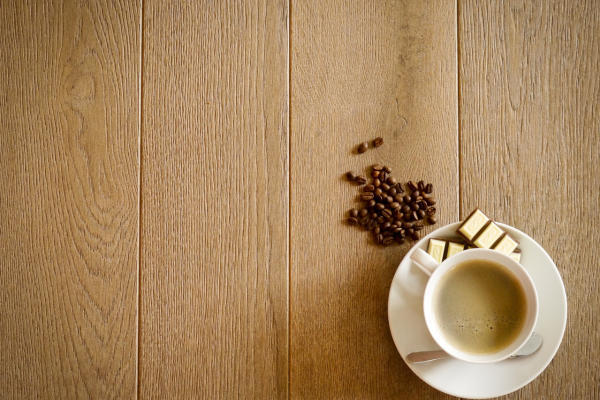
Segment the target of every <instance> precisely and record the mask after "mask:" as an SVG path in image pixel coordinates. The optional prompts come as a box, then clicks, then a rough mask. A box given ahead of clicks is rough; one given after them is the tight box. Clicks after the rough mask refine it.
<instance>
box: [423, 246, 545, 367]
mask: <svg viewBox="0 0 600 400" xmlns="http://www.w3.org/2000/svg"><path fill="white" fill-rule="evenodd" d="M473 259H486V260H489V261H494V262H498V263H499V264H501V265H503V266H504V267H506V268H508V269H509V270H510V271H511V272H513V273H514V274H515V275H516V276H517V278H518V279H519V282H520V283H521V285H523V288H524V289H525V294H526V296H527V319H526V321H525V326H524V327H523V330H522V331H521V333H520V334H519V336H518V338H517V339H516V340H515V341H513V342H512V343H511V344H510V345H509V346H507V347H505V348H504V349H502V350H500V351H498V352H495V353H491V354H483V355H478V354H470V353H465V352H463V351H460V350H458V349H456V348H454V347H453V346H452V345H450V344H449V343H448V342H447V341H446V339H445V338H444V336H443V334H442V333H441V332H440V330H439V328H438V326H437V323H436V322H435V316H434V313H433V309H432V300H433V292H434V291H435V288H436V286H437V284H438V283H439V281H440V279H441V277H442V276H444V275H445V274H446V273H447V272H448V271H450V270H451V269H452V268H453V267H455V266H456V265H458V264H460V263H461V262H463V261H467V260H473ZM538 311H539V303H538V296H537V291H536V289H535V285H534V283H533V280H532V279H531V276H530V275H529V273H528V272H527V270H526V269H525V268H524V267H523V266H522V265H521V264H519V263H518V262H517V261H515V260H514V259H512V258H510V257H509V256H508V255H506V254H504V253H501V252H499V251H496V250H492V249H472V250H469V251H464V252H461V253H458V254H455V255H453V256H452V257H451V258H447V259H446V260H444V261H443V262H442V263H441V264H440V265H439V266H438V267H437V268H436V269H435V271H433V273H432V274H431V277H430V278H429V281H428V282H427V286H426V287H425V295H424V298H423V312H424V315H425V323H426V324H427V329H428V330H429V333H430V334H431V335H432V336H433V339H434V340H435V342H436V343H437V344H438V345H439V346H440V347H441V348H442V349H443V350H445V351H446V352H447V353H448V354H450V355H451V356H452V357H455V358H457V359H459V360H462V361H466V362H470V363H477V364H485V363H493V362H498V361H502V360H504V359H506V358H508V357H510V356H511V355H513V354H514V353H515V352H517V351H518V350H519V349H520V348H521V347H522V346H523V345H524V344H525V342H527V340H528V339H529V337H530V336H531V334H532V333H533V330H534V328H535V324H536V322H537V318H538Z"/></svg>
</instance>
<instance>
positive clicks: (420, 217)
mask: <svg viewBox="0 0 600 400" xmlns="http://www.w3.org/2000/svg"><path fill="white" fill-rule="evenodd" d="M417 215H418V216H419V219H423V218H425V211H423V210H419V211H417Z"/></svg>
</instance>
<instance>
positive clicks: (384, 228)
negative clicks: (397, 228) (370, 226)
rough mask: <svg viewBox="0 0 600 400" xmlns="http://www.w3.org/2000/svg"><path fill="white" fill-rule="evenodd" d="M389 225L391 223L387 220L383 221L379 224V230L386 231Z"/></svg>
mask: <svg viewBox="0 0 600 400" xmlns="http://www.w3.org/2000/svg"><path fill="white" fill-rule="evenodd" d="M390 225H392V224H390V223H389V222H384V223H383V225H381V230H382V231H386V230H387V229H388V228H389V227H390Z"/></svg>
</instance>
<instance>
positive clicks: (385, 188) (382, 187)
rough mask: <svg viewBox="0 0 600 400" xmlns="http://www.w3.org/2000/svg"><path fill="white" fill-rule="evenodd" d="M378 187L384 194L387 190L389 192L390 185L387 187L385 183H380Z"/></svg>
mask: <svg viewBox="0 0 600 400" xmlns="http://www.w3.org/2000/svg"><path fill="white" fill-rule="evenodd" d="M380 187H381V190H383V191H384V192H387V191H388V190H390V185H388V184H387V183H382V184H381V186H380Z"/></svg>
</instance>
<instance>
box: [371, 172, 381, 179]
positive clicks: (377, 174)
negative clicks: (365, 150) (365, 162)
mask: <svg viewBox="0 0 600 400" xmlns="http://www.w3.org/2000/svg"><path fill="white" fill-rule="evenodd" d="M378 176H379V171H371V177H373V178H377V177H378Z"/></svg>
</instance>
